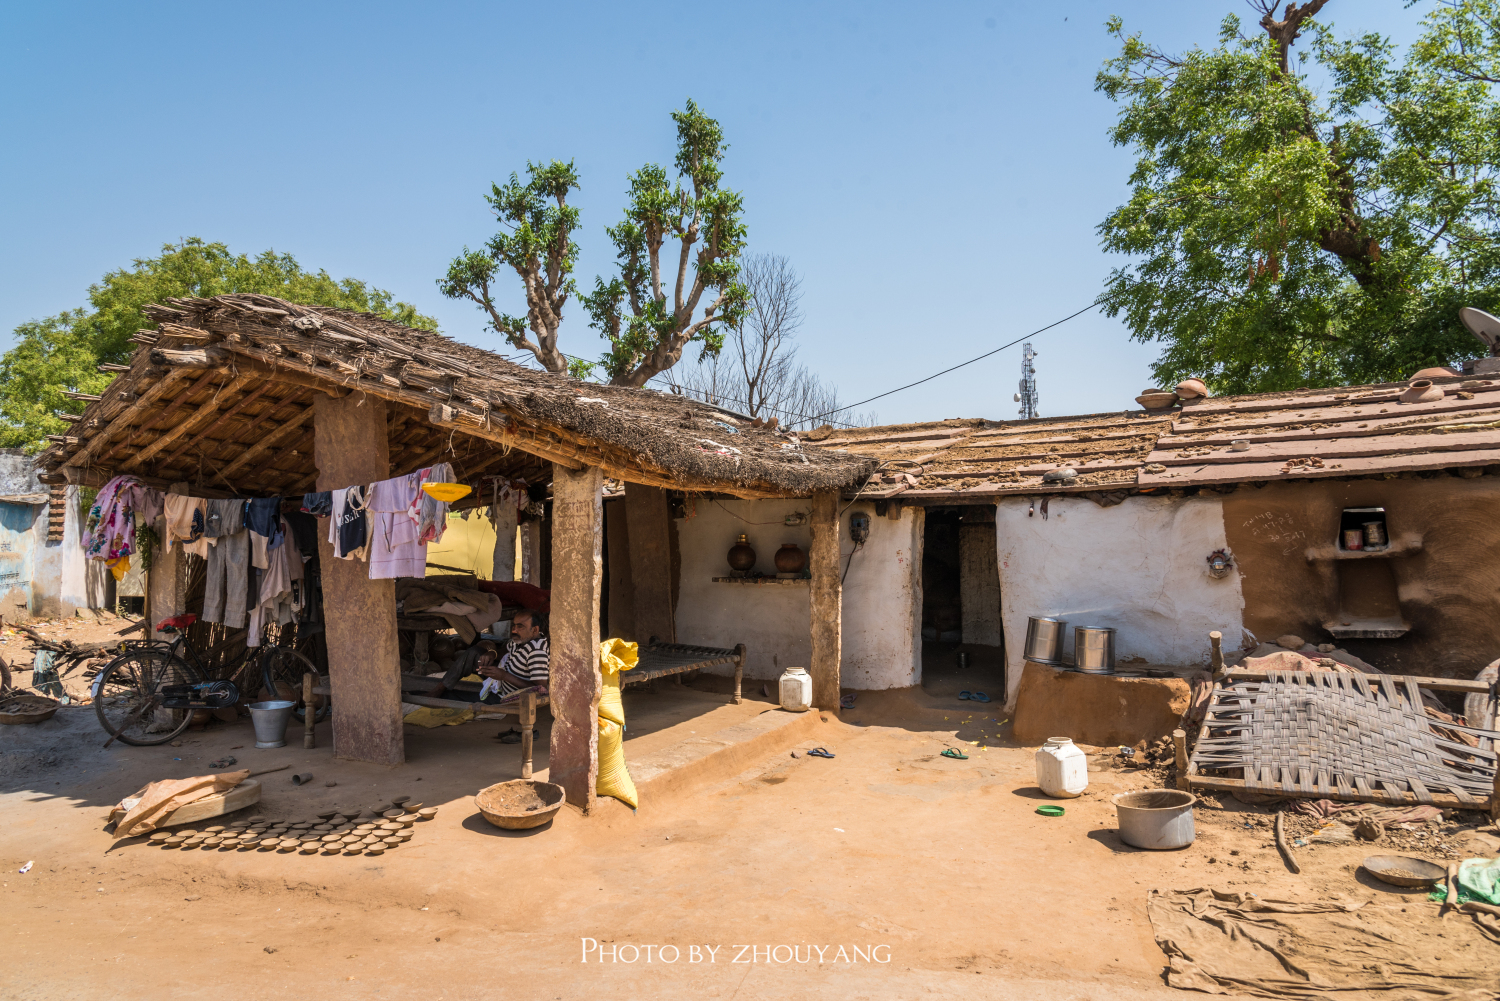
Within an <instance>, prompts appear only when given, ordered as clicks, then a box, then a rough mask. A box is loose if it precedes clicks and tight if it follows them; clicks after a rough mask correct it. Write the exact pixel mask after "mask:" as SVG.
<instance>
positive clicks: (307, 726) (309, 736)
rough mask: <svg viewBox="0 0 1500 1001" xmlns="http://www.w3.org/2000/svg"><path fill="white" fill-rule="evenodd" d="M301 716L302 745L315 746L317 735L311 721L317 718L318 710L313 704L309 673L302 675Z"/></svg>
mask: <svg viewBox="0 0 1500 1001" xmlns="http://www.w3.org/2000/svg"><path fill="white" fill-rule="evenodd" d="M302 717H303V719H302V746H303V747H317V746H318V737H317V734H315V733H314V732H313V723H314V722H315V721H316V720H317V718H318V710H317V707H316V706H314V705H313V676H312V675H311V674H304V675H303V676H302Z"/></svg>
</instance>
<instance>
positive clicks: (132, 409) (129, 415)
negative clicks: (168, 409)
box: [63, 369, 187, 482]
mask: <svg viewBox="0 0 1500 1001" xmlns="http://www.w3.org/2000/svg"><path fill="white" fill-rule="evenodd" d="M186 374H187V373H186V372H180V371H177V370H175V369H173V370H169V371H168V372H167V374H166V375H165V376H163V377H162V379H161V381H159V382H156V383H154V384H152V385H151V386H149V387H147V389H146V391H145V392H144V393H141V394H140V395H139V396H136V397H135V399H134V401H133V402H131V403H130V404H128V405H127V406H126V407H125V409H124V410H123V411H121V412H120V413H119V415H118V416H116V417H115V418H114V419H113V420H111V421H110V422H109V423H108V424H107V425H106V426H105V428H104V430H103V431H102V432H101V433H100V434H97V435H94V436H93V437H92V438H90V439H89V440H88V441H86V442H84V444H83V447H82V448H80V449H79V450H78V451H77V452H74V453H73V454H72V455H70V456H68V458H67V461H66V462H64V463H63V465H65V466H83V465H86V464H87V463H89V462H90V461H92V460H93V459H94V456H96V455H97V454H98V453H99V450H100V449H102V448H104V446H106V445H108V444H109V443H110V442H111V441H112V440H114V438H115V436H116V433H117V430H118V432H120V433H124V434H126V435H127V436H128V435H129V434H131V433H132V432H131V431H130V421H131V420H132V419H133V418H135V417H137V416H139V415H140V414H141V413H143V412H144V411H145V410H146V408H148V407H150V406H151V405H152V404H153V403H155V402H156V401H157V400H158V399H159V398H160V397H161V396H162V395H163V394H164V393H166V392H167V390H169V389H171V388H172V387H173V386H174V385H176V384H177V381H178V380H179V379H181V378H182V377H183V376H185V375H186ZM101 461H102V460H101ZM69 482H72V481H69Z"/></svg>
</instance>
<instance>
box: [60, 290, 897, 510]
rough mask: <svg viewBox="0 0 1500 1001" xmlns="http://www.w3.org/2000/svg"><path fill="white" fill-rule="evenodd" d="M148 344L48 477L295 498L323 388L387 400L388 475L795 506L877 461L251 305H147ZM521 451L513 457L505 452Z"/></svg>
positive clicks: (230, 300) (389, 328)
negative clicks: (595, 477) (620, 485)
mask: <svg viewBox="0 0 1500 1001" xmlns="http://www.w3.org/2000/svg"><path fill="white" fill-rule="evenodd" d="M146 313H147V315H148V316H150V317H151V318H152V319H153V320H155V321H157V329H156V330H155V331H141V332H140V333H139V334H138V335H137V336H136V338H135V340H136V341H137V343H139V344H140V345H141V347H140V348H139V349H138V350H137V351H136V353H135V356H134V357H133V358H132V359H131V362H130V364H129V366H128V367H126V368H125V370H124V371H121V372H120V373H119V376H118V378H116V379H115V381H114V382H113V383H112V384H111V385H110V387H109V388H108V389H107V390H106V391H105V392H104V393H103V394H102V395H101V396H99V397H90V396H83V395H81V394H79V395H77V397H76V398H78V399H80V400H82V401H84V402H86V403H87V406H86V407H85V409H84V412H83V414H82V415H81V417H79V418H78V419H77V420H75V421H74V422H73V427H72V428H71V429H70V433H69V434H67V435H59V436H53V442H52V444H51V445H50V447H48V448H47V449H46V451H44V452H43V453H42V454H41V456H39V458H38V464H39V465H40V466H41V467H42V468H43V469H44V470H45V472H44V474H43V478H44V479H45V480H47V481H49V482H60V481H61V480H62V479H64V478H66V479H67V480H68V481H70V482H80V483H100V482H103V480H104V479H106V478H108V477H109V476H111V475H115V474H117V473H133V474H135V475H138V476H141V477H142V478H144V479H147V480H148V481H151V480H160V481H162V482H164V483H165V482H177V481H184V480H186V481H189V482H195V483H197V484H198V485H199V486H200V487H204V488H217V489H219V490H225V491H232V492H236V493H245V494H251V493H265V494H272V493H282V494H295V493H300V492H303V491H306V490H309V489H311V486H312V483H313V482H314V481H315V479H316V469H315V468H314V466H313V461H312V459H313V457H312V442H313V432H312V406H311V400H312V397H313V395H314V394H315V393H317V392H320V391H322V392H329V391H331V392H333V393H335V394H340V393H344V392H359V393H368V394H370V395H372V396H377V397H381V398H383V399H384V400H386V401H388V403H389V404H391V407H390V442H391V471H392V474H393V475H399V474H402V473H405V472H409V471H410V470H412V469H416V468H420V467H421V466H423V465H430V464H431V463H433V462H438V461H443V460H445V459H446V460H448V461H452V462H454V464H455V467H456V468H457V470H458V472H459V474H460V478H461V479H474V478H476V477H478V476H479V475H481V474H486V473H496V472H500V471H504V470H510V471H511V472H513V473H514V472H516V471H517V470H521V471H522V472H523V473H524V471H525V468H526V464H527V463H531V464H532V465H533V466H534V465H536V464H537V462H538V460H542V461H543V468H542V470H541V472H542V473H543V474H545V461H548V460H550V461H552V462H557V463H562V464H564V465H568V466H573V467H581V466H583V465H594V466H600V467H602V468H603V469H604V471H605V474H606V475H607V476H610V477H614V478H618V479H623V480H626V481H629V482H634V483H645V484H650V485H656V486H663V487H669V488H674V489H682V490H700V491H710V490H712V491H720V492H724V493H730V494H735V495H738V496H744V497H762V496H805V495H807V494H809V493H811V492H812V491H814V490H819V489H836V488H840V487H845V486H849V485H851V484H854V483H857V482H859V481H861V480H862V479H863V478H864V477H865V476H866V475H868V473H869V471H870V470H871V469H873V468H874V465H875V464H874V463H873V462H872V461H870V460H868V459H865V458H863V457H859V456H852V455H849V454H846V453H845V454H841V453H837V452H833V451H830V450H822V449H814V448H804V447H803V446H802V445H801V443H800V442H799V441H798V439H797V436H796V435H794V434H790V433H787V432H785V431H780V430H768V429H765V428H762V427H757V426H752V424H751V423H750V422H748V421H746V420H744V419H743V418H742V417H739V416H736V415H734V414H731V413H726V412H724V411H722V410H719V409H717V408H715V407H712V406H709V405H707V404H703V403H698V402H695V401H691V400H687V399H684V398H682V397H679V396H674V395H671V394H666V393H660V392H656V391H654V390H649V389H628V388H622V387H615V386H600V385H597V384H593V383H585V382H580V381H577V380H574V379H569V378H566V377H560V376H556V375H552V374H549V373H546V372H539V371H536V370H534V369H528V368H523V367H522V366H519V365H516V364H514V363H512V362H509V361H506V360H505V359H503V358H501V357H499V356H497V355H495V354H492V353H490V352H488V351H484V350H481V349H479V348H475V347H470V346H469V345H466V344H460V343H459V342H457V341H453V340H450V339H449V338H447V337H444V336H442V335H440V334H436V333H432V332H431V331H426V330H413V329H410V328H408V327H403V326H401V325H399V324H396V323H392V322H390V321H388V320H384V319H381V318H379V317H376V316H372V315H370V314H368V313H352V312H349V311H346V310H340V309H331V308H327V307H321V306H299V305H295V304H293V303H289V302H284V301H282V300H280V299H275V298H272V297H270V296H263V295H222V296H215V297H213V298H211V299H172V300H169V301H168V302H167V303H165V304H162V305H154V306H149V307H147V309H146ZM512 450H515V451H512Z"/></svg>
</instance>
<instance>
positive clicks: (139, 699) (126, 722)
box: [94, 650, 198, 747]
mask: <svg viewBox="0 0 1500 1001" xmlns="http://www.w3.org/2000/svg"><path fill="white" fill-rule="evenodd" d="M197 680H198V676H197V674H196V672H194V671H193V669H192V668H190V667H188V665H187V664H186V663H185V662H184V661H183V660H182V659H181V658H179V657H177V656H175V655H173V654H170V653H167V652H166V651H165V650H132V651H130V652H129V653H125V654H121V655H120V656H119V657H116V658H115V659H114V660H112V661H110V662H109V664H108V665H107V666H106V667H105V668H104V670H103V671H101V672H99V678H98V680H97V681H96V682H95V684H94V714H95V715H96V716H98V717H99V724H100V725H101V726H103V727H104V729H105V730H106V731H108V732H109V733H110V734H111V735H112V736H114V737H116V738H117V739H118V740H120V741H121V742H123V743H126V744H134V745H135V746H137V747H149V746H151V745H153V744H165V743H166V742H167V741H169V740H172V739H173V738H175V737H176V736H177V735H178V734H180V733H182V731H184V730H186V729H187V727H188V724H189V723H190V722H192V719H193V711H192V710H191V709H164V708H161V707H160V706H156V707H154V708H150V707H148V708H144V709H143V707H146V706H147V703H148V702H151V701H153V700H155V698H156V693H157V692H159V691H161V689H162V688H163V687H164V686H166V685H186V684H191V683H193V682H195V681H197Z"/></svg>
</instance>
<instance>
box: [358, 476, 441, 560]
mask: <svg viewBox="0 0 1500 1001" xmlns="http://www.w3.org/2000/svg"><path fill="white" fill-rule="evenodd" d="M419 493H420V491H419V490H418V489H417V474H416V473H412V474H411V475H409V476H398V477H396V478H394V479H390V480H380V481H378V482H376V483H372V484H370V496H369V500H368V502H367V503H366V505H365V506H366V508H367V509H368V510H369V512H370V553H369V561H370V578H371V579H372V580H375V579H385V578H391V577H425V576H426V575H427V543H425V542H421V541H419V540H418V538H417V522H416V521H415V520H413V519H412V517H411V511H412V509H413V507H414V506H415V505H416V504H417V495H418V494H419Z"/></svg>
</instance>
